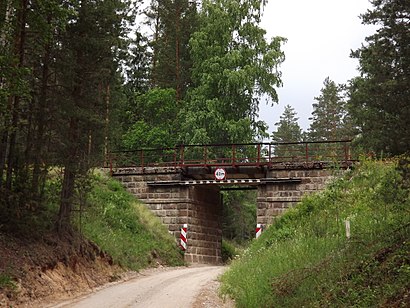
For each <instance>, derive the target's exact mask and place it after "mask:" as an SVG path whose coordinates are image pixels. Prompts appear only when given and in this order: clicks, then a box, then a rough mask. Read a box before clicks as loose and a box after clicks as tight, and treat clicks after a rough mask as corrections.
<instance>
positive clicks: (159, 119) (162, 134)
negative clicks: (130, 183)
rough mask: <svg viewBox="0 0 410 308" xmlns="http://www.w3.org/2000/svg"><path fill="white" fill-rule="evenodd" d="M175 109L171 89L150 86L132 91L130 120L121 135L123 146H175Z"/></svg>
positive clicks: (138, 147) (137, 147)
mask: <svg viewBox="0 0 410 308" xmlns="http://www.w3.org/2000/svg"><path fill="white" fill-rule="evenodd" d="M178 110H179V109H178V104H177V103H176V100H175V90H173V89H160V88H154V89H151V90H149V91H148V92H146V93H144V94H139V95H136V97H135V101H134V102H133V103H132V106H130V110H129V118H130V120H129V122H130V123H132V124H131V126H130V127H129V129H128V131H127V132H126V133H125V134H124V136H123V143H124V146H125V148H127V149H130V150H133V149H140V148H144V147H145V148H166V147H173V146H175V144H176V143H177V134H176V133H177V129H178V125H177V122H176V117H177V114H178Z"/></svg>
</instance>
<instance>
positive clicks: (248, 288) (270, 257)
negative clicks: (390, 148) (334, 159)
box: [221, 161, 410, 307]
mask: <svg viewBox="0 0 410 308" xmlns="http://www.w3.org/2000/svg"><path fill="white" fill-rule="evenodd" d="M409 205H410V202H409V192H408V189H407V188H406V187H404V186H403V179H402V175H401V173H400V172H399V171H398V170H397V169H396V164H395V163H394V162H390V163H383V162H374V161H363V162H361V166H360V167H359V168H357V169H356V170H353V171H348V172H346V174H345V176H344V177H343V178H341V179H338V180H335V181H334V182H333V183H332V184H331V185H330V186H329V187H328V189H327V190H325V191H323V192H322V193H320V194H316V195H311V196H308V197H306V198H304V200H303V201H302V202H301V203H300V204H299V205H298V206H296V207H295V208H293V209H290V210H289V211H287V212H286V213H285V214H284V215H283V216H282V217H281V218H279V219H278V220H277V221H276V223H275V224H274V225H272V226H270V227H269V228H268V229H267V230H266V231H265V232H264V233H263V235H262V236H261V237H260V238H259V239H258V240H254V241H253V243H252V245H251V247H250V248H249V249H248V250H247V251H246V252H245V253H244V255H243V256H241V258H240V259H239V260H236V261H234V262H233V263H232V265H231V268H230V269H229V270H228V271H227V272H226V273H225V274H224V275H223V277H222V288H221V292H222V293H224V294H228V295H229V296H231V297H232V298H234V299H235V302H236V304H237V306H238V307H302V306H305V307H318V306H325V307H346V306H358V307H369V306H377V305H379V304H382V305H383V303H385V304H386V305H388V303H392V302H394V301H395V300H396V299H397V298H399V300H402V299H403V298H405V295H403V294H405V293H406V292H408V290H409V287H410V284H409V281H410V275H409V274H410V257H409V256H410V251H409V234H410V232H409V229H410V227H409V226H410V215H409V214H410V213H409ZM346 220H349V221H350V225H351V237H350V239H348V238H347V237H346V231H345V221H346ZM406 290H407V291H406Z"/></svg>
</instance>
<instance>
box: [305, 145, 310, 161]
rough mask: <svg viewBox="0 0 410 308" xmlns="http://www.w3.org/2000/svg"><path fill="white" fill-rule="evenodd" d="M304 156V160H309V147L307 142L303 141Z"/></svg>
mask: <svg viewBox="0 0 410 308" xmlns="http://www.w3.org/2000/svg"><path fill="white" fill-rule="evenodd" d="M305 158H306V162H309V148H308V143H307V142H306V143H305Z"/></svg>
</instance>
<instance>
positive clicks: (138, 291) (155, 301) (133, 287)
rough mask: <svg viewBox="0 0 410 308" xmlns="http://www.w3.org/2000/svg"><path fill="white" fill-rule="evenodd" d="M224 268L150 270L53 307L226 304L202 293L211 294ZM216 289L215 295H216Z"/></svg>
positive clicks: (171, 306) (200, 267)
mask: <svg viewBox="0 0 410 308" xmlns="http://www.w3.org/2000/svg"><path fill="white" fill-rule="evenodd" d="M224 270H225V268H224V267H222V266H198V267H188V268H178V269H164V270H160V271H152V272H147V273H145V274H142V275H140V276H139V277H137V278H134V279H131V280H129V281H126V282H123V283H119V284H115V285H111V286H108V287H106V288H103V289H101V290H98V291H96V292H94V293H92V294H89V295H87V296H85V297H82V298H79V299H76V300H74V301H70V302H65V303H62V304H59V305H57V306H54V307H64V308H67V307H75V308H93V307H98V308H104V307H106V308H108V307H109V308H113V307H115V308H117V307H118V308H121V307H144V308H150V307H152V308H155V307H161V308H163V307H164V308H166V307H170V308H174V307H178V308H184V307H186V308H192V307H208V306H213V307H223V306H225V305H224V304H223V303H222V301H220V299H218V298H209V296H206V297H205V298H204V295H203V294H209V290H207V285H208V289H209V288H210V286H215V283H216V279H217V277H218V276H219V275H220V274H222V272H223V271H224ZM213 288H214V287H213ZM204 290H205V292H204ZM215 293H216V292H213V297H217V296H216V294H215ZM211 297H212V296H211ZM215 301H216V302H215ZM202 302H203V305H202ZM215 305H216V306H215Z"/></svg>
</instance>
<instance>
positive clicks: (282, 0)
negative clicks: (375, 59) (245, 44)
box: [260, 0, 375, 132]
mask: <svg viewBox="0 0 410 308" xmlns="http://www.w3.org/2000/svg"><path fill="white" fill-rule="evenodd" d="M370 8H372V6H371V5H370V3H369V2H368V0H309V1H306V0H269V2H268V5H267V6H266V8H265V12H264V17H263V21H262V24H261V26H262V28H264V29H265V30H266V31H267V37H272V36H283V37H286V38H287V39H288V41H287V43H286V44H285V45H284V46H283V50H284V52H285V56H286V60H285V62H284V63H283V64H282V66H281V71H282V81H283V87H282V88H280V89H278V94H279V104H278V105H274V106H273V107H270V104H269V106H267V105H265V103H263V102H261V104H260V118H261V119H262V120H264V121H265V122H266V123H267V124H268V125H269V131H270V132H271V131H273V130H276V128H275V126H274V124H275V123H276V122H278V121H279V117H280V115H281V114H282V112H283V109H284V106H285V105H287V104H289V105H291V106H293V108H294V109H295V110H296V112H297V113H298V117H299V125H300V126H301V127H302V128H303V129H307V128H308V127H309V120H308V118H309V117H310V116H311V113H312V103H313V102H314V99H313V98H314V97H317V96H319V95H320V89H321V88H322V86H323V81H324V80H325V78H326V77H327V76H329V77H330V79H331V80H333V81H335V82H336V83H346V81H347V80H349V79H351V78H353V77H354V76H357V75H358V71H357V70H356V68H357V66H358V62H357V60H356V59H351V58H350V57H349V55H350V51H351V50H352V49H353V50H354V49H357V48H358V47H360V46H361V43H363V42H364V38H365V37H366V36H368V35H370V34H372V33H373V32H374V31H375V28H372V27H369V26H365V25H362V24H361V19H360V18H359V17H358V16H359V15H360V14H361V13H364V12H365V11H366V10H367V9H370Z"/></svg>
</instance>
